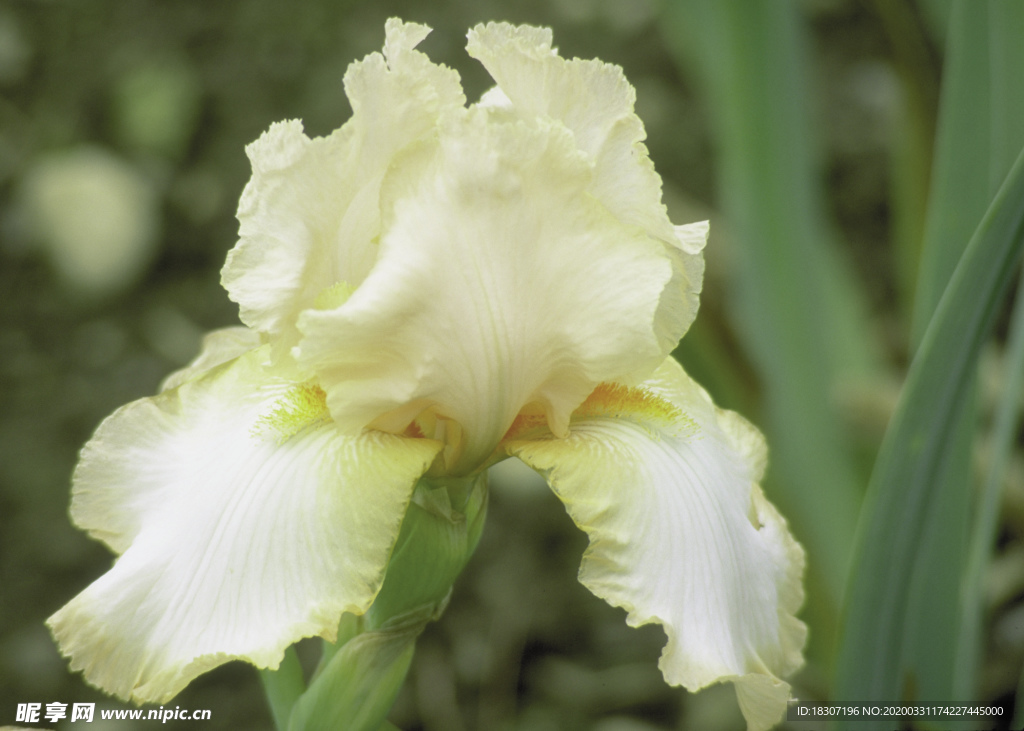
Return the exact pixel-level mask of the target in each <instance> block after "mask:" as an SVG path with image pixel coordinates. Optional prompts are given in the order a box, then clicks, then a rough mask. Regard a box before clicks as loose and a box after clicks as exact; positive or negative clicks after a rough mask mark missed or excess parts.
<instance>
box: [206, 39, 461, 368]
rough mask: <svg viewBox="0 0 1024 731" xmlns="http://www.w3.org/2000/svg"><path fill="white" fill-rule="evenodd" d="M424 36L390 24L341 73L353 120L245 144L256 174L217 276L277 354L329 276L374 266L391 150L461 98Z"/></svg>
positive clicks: (291, 340) (418, 135)
mask: <svg viewBox="0 0 1024 731" xmlns="http://www.w3.org/2000/svg"><path fill="white" fill-rule="evenodd" d="M428 32H429V29H428V28H427V27H426V26H422V25H417V24H414V23H402V22H400V21H398V20H395V19H392V20H389V21H388V22H387V25H386V41H385V46H384V54H383V55H381V54H380V53H373V54H370V55H369V56H367V57H366V58H365V59H363V60H362V61H360V62H357V63H353V64H352V65H351V66H350V67H349V69H348V72H347V73H346V74H345V89H346V93H347V94H348V97H349V100H350V102H351V104H352V109H353V114H352V118H351V119H350V120H349V121H348V122H347V123H346V124H345V125H344V126H343V127H341V128H340V129H339V130H337V131H336V132H334V133H333V134H331V135H330V136H329V137H325V138H316V139H309V138H308V137H306V135H305V134H304V133H303V131H302V124H301V123H300V122H298V121H290V122H283V123H279V124H275V125H273V126H271V128H270V129H269V130H268V131H267V132H266V133H265V134H264V135H263V136H262V137H260V139H258V140H257V141H256V142H254V143H252V144H251V145H249V147H248V148H247V149H246V151H247V152H248V154H249V158H250V160H251V162H252V168H253V175H252V179H251V180H250V182H249V184H248V185H247V186H246V188H245V191H244V192H243V193H242V199H241V201H240V203H239V207H238V220H239V223H240V231H239V233H240V240H239V242H238V244H237V246H236V247H235V248H234V249H233V250H232V251H231V252H230V254H229V255H228V259H227V263H226V264H225V265H224V269H223V272H222V282H223V284H224V287H225V288H226V289H227V290H228V294H229V296H230V297H231V299H233V300H234V301H235V302H237V303H238V304H239V305H240V311H241V318H242V321H243V322H245V323H246V324H247V325H249V326H250V327H252V328H254V329H256V330H260V331H263V332H265V333H268V334H270V335H273V336H275V338H274V340H275V352H277V353H281V352H287V350H288V349H289V348H290V347H291V346H292V345H294V344H295V342H297V339H298V334H297V332H296V330H295V320H296V317H297V316H298V313H299V312H300V311H302V310H303V309H306V308H309V307H314V306H316V304H317V297H318V296H319V295H320V294H321V292H323V291H324V290H325V289H328V288H329V287H332V286H334V285H335V284H336V283H339V282H343V283H345V284H346V285H347V286H349V287H355V286H357V285H358V284H359V283H360V282H361V281H362V280H363V278H364V277H365V276H366V274H367V272H368V271H369V270H370V267H371V266H372V265H373V262H374V260H375V259H376V255H377V241H376V239H377V236H378V235H379V233H380V208H379V204H378V195H379V189H380V181H381V178H382V176H383V174H384V172H385V171H386V170H387V167H388V165H389V164H390V163H391V160H392V158H393V157H394V155H395V154H396V153H397V152H398V151H399V150H401V149H403V148H405V147H406V146H408V145H410V144H412V143H414V142H415V141H417V140H419V139H422V138H424V137H429V136H431V135H432V133H433V130H434V127H435V125H436V124H437V121H438V118H439V116H440V115H442V114H443V113H444V111H445V110H447V109H450V108H461V107H462V106H463V105H464V104H465V97H464V96H463V94H462V87H461V85H460V82H459V76H458V74H457V73H455V72H454V71H452V70H451V69H448V68H445V67H443V66H438V65H435V64H433V63H431V62H430V60H429V59H428V58H427V57H426V56H425V55H424V54H422V53H420V52H418V51H415V50H413V49H414V48H415V46H416V45H417V44H418V43H419V42H420V41H421V40H423V38H424V37H426V35H427V33H428Z"/></svg>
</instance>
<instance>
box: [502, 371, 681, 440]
mask: <svg viewBox="0 0 1024 731" xmlns="http://www.w3.org/2000/svg"><path fill="white" fill-rule="evenodd" d="M593 417H612V418H616V419H626V420H629V421H633V422H636V423H639V424H642V425H645V424H652V423H653V424H655V425H657V426H658V427H659V428H661V429H670V430H671V431H672V432H673V433H678V432H679V430H680V429H682V430H683V431H685V432H686V433H687V434H695V433H697V432H698V431H699V428H698V427H697V424H696V422H694V421H693V419H691V418H690V417H689V416H687V415H686V414H685V413H683V411H682V410H680V409H679V407H677V406H675V405H674V404H672V403H671V402H669V401H667V400H665V399H663V398H661V397H660V396H658V395H657V394H655V393H652V392H651V391H648V390H646V389H643V388H636V387H629V386H623V385H620V384H617V383H601V384H598V386H597V388H595V389H594V390H593V391H592V392H591V393H590V395H589V396H587V398H586V400H585V401H584V402H583V403H582V404H580V405H579V406H578V407H577V408H576V410H575V411H573V413H572V420H571V421H573V422H575V421H581V420H584V419H588V418H593ZM570 423H571V422H570ZM547 428H548V423H547V417H546V416H545V415H544V414H543V413H540V412H537V411H536V410H534V409H524V410H523V411H521V412H520V413H519V415H518V416H516V418H515V421H513V422H512V425H511V426H510V427H509V428H508V431H507V432H505V436H504V437H503V438H502V442H503V443H507V442H511V441H515V440H517V439H527V438H530V436H533V435H535V434H536V432H537V430H541V429H544V430H546V429H547ZM570 428H571V427H570ZM531 432H532V433H533V435H531Z"/></svg>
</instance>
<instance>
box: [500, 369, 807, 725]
mask: <svg viewBox="0 0 1024 731" xmlns="http://www.w3.org/2000/svg"><path fill="white" fill-rule="evenodd" d="M506 448H507V451H508V452H509V454H512V455H514V456H517V457H519V458H520V459H522V460H523V461H524V462H526V464H528V465H530V466H531V467H533V468H534V469H536V470H537V471H538V472H540V473H541V474H543V475H545V476H546V478H547V479H548V480H549V483H550V484H551V487H552V489H553V490H554V491H555V493H556V494H557V495H558V496H559V498H561V500H562V501H563V502H564V503H565V506H566V509H567V510H568V512H569V514H570V516H571V517H572V518H573V520H574V521H575V522H576V524H577V525H579V526H580V527H581V528H582V529H583V530H584V531H586V532H587V534H588V535H589V537H590V546H589V548H588V549H587V552H586V554H585V555H584V558H583V564H582V567H581V569H580V580H581V581H582V582H583V583H584V584H585V585H586V586H587V587H588V588H589V589H590V590H591V591H593V592H594V593H595V594H597V595H598V596H600V597H602V598H603V599H605V600H607V601H608V602H609V603H611V604H613V605H616V606H620V607H624V608H625V609H626V610H627V612H628V617H627V621H628V622H629V623H630V624H631V625H633V626H639V625H642V624H648V623H651V622H658V623H660V624H661V625H662V626H663V627H664V630H665V633H666V635H667V636H668V644H667V645H666V647H665V650H664V652H663V654H662V658H661V664H660V667H661V669H662V672H663V673H664V675H665V679H666V680H667V681H668V682H669V683H672V684H679V685H684V686H686V687H687V688H688V689H690V690H697V689H699V688H703V687H705V686H707V685H710V684H712V683H715V682H721V681H731V682H733V683H735V684H736V688H737V695H738V697H739V700H740V706H741V708H742V710H743V713H744V715H745V716H746V718H747V722H748V725H749V727H750V729H752V730H754V731H758V730H760V729H765V728H768V727H770V726H772V725H773V724H775V723H777V722H778V721H779V720H780V718H781V716H782V714H783V712H784V711H785V706H786V701H787V699H788V698H789V686H788V685H787V684H786V683H784V682H782V681H781V680H779V678H780V677H781V676H784V675H786V674H788V673H790V672H793V671H794V670H795V669H796V668H797V667H799V665H800V664H801V663H802V658H801V650H802V647H803V644H804V640H805V636H806V628H805V626H804V625H803V624H802V623H801V622H800V621H799V620H797V619H796V618H795V616H794V615H795V612H796V611H797V610H798V609H799V607H800V605H801V604H802V601H803V590H802V587H801V583H800V582H801V576H802V573H803V565H804V558H803V551H802V549H801V548H800V546H799V545H798V544H797V543H796V542H795V541H794V540H793V538H792V537H791V536H790V534H789V532H788V530H787V527H786V523H785V521H784V520H783V519H782V517H781V516H780V515H779V513H778V512H777V511H776V510H775V508H773V507H772V506H771V504H770V503H768V501H767V500H766V499H765V498H764V495H763V494H762V492H761V489H760V487H759V486H758V484H757V482H758V481H759V480H760V478H761V472H762V470H763V467H764V458H765V450H764V446H763V441H762V439H761V437H760V435H759V434H758V433H757V432H756V431H755V430H754V429H753V427H751V426H749V425H748V424H747V423H746V422H745V421H743V420H742V419H741V418H740V417H738V416H736V415H735V414H732V413H730V412H723V411H720V410H717V409H715V407H714V406H713V404H712V403H711V401H710V399H709V398H708V397H707V394H706V393H705V392H704V391H703V390H702V389H701V388H700V387H699V386H698V385H697V384H696V383H694V382H693V381H692V380H690V379H689V378H688V377H687V376H686V375H685V373H683V371H682V369H681V368H679V366H678V365H677V364H676V363H675V362H674V361H667V362H666V363H665V365H663V366H662V367H661V368H660V369H659V371H658V372H657V373H656V375H655V377H654V378H652V379H651V380H650V381H649V382H647V383H645V384H644V387H643V388H640V389H625V388H623V387H614V388H610V389H609V388H608V387H602V388H601V389H598V390H597V391H596V392H595V394H594V395H593V396H592V397H591V398H590V399H588V401H587V402H586V403H584V404H583V406H582V407H581V408H580V409H579V410H578V411H577V413H576V414H575V415H574V417H573V420H572V424H571V427H570V433H569V436H568V438H566V439H552V438H540V439H533V440H519V441H513V442H511V443H509V444H508V445H507V447H506Z"/></svg>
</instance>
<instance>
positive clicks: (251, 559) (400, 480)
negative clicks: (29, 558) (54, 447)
mask: <svg viewBox="0 0 1024 731" xmlns="http://www.w3.org/2000/svg"><path fill="white" fill-rule="evenodd" d="M268 357H269V354H268V348H267V347H263V348H260V349H258V350H255V351H252V352H250V353H248V354H246V355H244V356H242V357H241V358H239V359H237V360H235V361H232V362H229V363H226V364H224V365H221V366H219V367H217V368H215V369H213V370H211V371H209V372H208V373H207V374H205V375H202V376H199V377H194V378H192V379H191V380H188V381H187V382H185V383H183V385H181V386H180V387H178V388H176V389H171V390H168V391H165V392H164V393H162V394H160V395H159V396H156V397H154V398H148V399H143V400H140V401H136V402H134V403H131V404H128V405H127V406H125V407H123V408H121V409H120V410H118V411H117V412H115V413H114V414H113V415H112V416H111V417H109V418H108V419H107V420H106V421H104V422H103V424H101V425H100V427H99V429H98V430H97V432H96V435H95V436H94V437H93V439H92V440H91V441H90V442H89V443H88V444H87V445H86V447H85V449H84V450H83V453H82V458H81V461H80V463H79V465H78V468H77V469H76V471H75V475H74V491H73V500H72V506H71V514H72V518H73V519H74V521H75V523H76V524H77V525H78V526H79V527H81V528H83V529H85V530H87V531H88V532H89V533H90V534H91V535H92V536H93V537H94V538H97V539H99V540H102V541H103V542H105V543H106V544H107V545H108V546H110V548H112V549H113V550H114V551H115V552H117V553H119V554H121V555H120V557H119V558H118V559H117V561H116V562H115V564H114V566H113V568H111V569H110V571H108V572H107V573H106V574H104V575H103V576H102V577H100V578H99V579H98V580H96V581H95V582H94V583H93V584H91V585H90V586H89V587H87V588H86V589H85V590H84V591H83V592H82V593H80V594H79V595H78V596H77V597H75V598H74V599H73V600H72V601H71V602H70V603H69V604H67V605H66V606H65V607H63V608H62V609H61V610H60V611H58V612H57V613H56V614H54V615H53V616H52V617H51V618H50V619H49V622H48V623H49V625H50V628H51V629H52V631H53V633H54V636H55V637H56V639H57V641H58V643H59V645H60V647H61V650H62V651H63V652H64V654H65V655H67V656H69V657H70V658H71V667H72V668H73V669H75V670H83V671H84V674H85V678H86V680H88V681H89V682H90V683H93V684H95V685H97V686H99V687H100V688H102V689H104V690H106V691H108V692H110V693H113V694H116V695H118V696H120V697H123V698H129V697H130V698H132V699H134V700H136V701H139V702H165V701H166V700H167V699H169V698H170V697H172V696H173V695H175V694H176V693H177V692H179V691H180V690H181V689H182V688H183V687H184V686H185V685H186V684H188V682H189V681H190V680H192V678H194V677H196V676H197V675H199V674H200V673H202V672H205V671H207V670H209V669H211V668H213V667H216V666H218V665H221V664H222V663H224V662H227V661H229V660H232V659H244V660H248V661H249V662H252V663H253V664H255V665H257V666H260V667H274V666H276V665H277V664H278V663H279V662H280V660H281V658H282V656H283V653H284V650H285V649H286V648H287V647H288V646H289V645H290V644H292V643H293V642H295V641H296V640H298V639H300V638H302V637H308V636H312V635H321V636H323V637H326V638H328V639H332V638H333V636H334V633H335V631H336V627H337V624H338V621H339V618H340V616H341V614H342V612H346V611H348V612H355V613H361V612H363V611H365V610H366V609H367V608H368V606H369V605H370V604H371V602H372V601H373V598H374V596H375V595H376V593H377V591H378V590H379V588H380V584H381V581H382V577H383V573H384V570H385V566H386V564H387V561H388V556H389V555H390V552H391V550H392V547H393V544H394V541H395V538H396V536H397V534H398V530H399V526H400V524H401V521H402V517H403V515H404V513H405V509H406V506H407V505H408V501H409V499H410V496H411V493H412V490H413V487H414V485H415V483H416V481H417V479H418V478H419V477H420V475H421V474H422V473H423V472H424V471H425V470H426V468H427V466H428V465H429V464H430V463H431V462H432V460H433V458H434V457H435V455H436V454H437V452H438V450H439V449H440V445H439V444H438V443H436V442H431V441H428V440H424V439H418V440H413V439H406V438H402V437H398V436H394V435H390V434H382V433H379V432H371V433H367V434H364V435H361V436H358V437H345V436H342V435H340V434H339V432H338V431H337V430H336V429H335V428H334V427H333V424H332V423H331V422H330V419H329V417H328V415H327V411H326V407H325V405H324V396H323V392H322V391H320V390H319V389H318V388H317V387H315V386H314V385H311V384H296V383H295V382H294V381H292V380H291V379H288V378H281V377H280V376H279V375H276V374H275V372H274V371H270V370H268V369H267V365H266V361H267V359H268Z"/></svg>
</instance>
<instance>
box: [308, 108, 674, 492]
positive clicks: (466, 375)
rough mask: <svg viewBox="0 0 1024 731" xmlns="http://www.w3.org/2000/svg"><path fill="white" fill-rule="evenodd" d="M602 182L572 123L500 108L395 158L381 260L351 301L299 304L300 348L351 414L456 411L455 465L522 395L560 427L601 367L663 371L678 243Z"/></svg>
mask: <svg viewBox="0 0 1024 731" xmlns="http://www.w3.org/2000/svg"><path fill="white" fill-rule="evenodd" d="M495 117H498V118H495ZM590 181H591V168H590V165H589V164H588V162H587V160H586V159H585V158H584V157H583V156H582V155H581V154H580V153H579V152H578V150H577V149H576V146H575V144H574V142H573V140H572V136H571V135H570V134H569V133H568V131H567V130H566V129H565V128H564V127H563V126H561V125H559V124H554V123H551V122H547V121H536V122H533V123H527V122H525V121H503V120H502V119H501V115H500V113H499V112H497V111H496V110H493V109H476V110H472V111H470V112H468V113H467V114H466V115H465V117H464V118H463V119H461V120H452V121H451V122H450V123H449V124H448V125H446V127H445V129H444V130H443V132H442V136H441V138H440V141H439V142H438V143H437V144H434V145H426V146H423V147H421V148H420V149H419V150H417V151H416V152H415V154H410V155H408V156H407V157H405V158H402V159H401V160H399V161H398V163H397V164H396V165H395V166H394V167H393V169H392V170H391V172H390V173H389V175H388V178H387V180H386V181H385V184H384V189H383V192H382V200H383V201H384V202H385V205H386V206H387V208H386V211H385V218H384V222H385V226H384V232H383V235H382V238H381V244H380V255H379V258H378V261H377V264H376V265H375V267H374V269H373V271H371V273H370V274H369V276H368V277H367V278H366V280H365V281H364V282H363V284H362V285H361V286H360V287H359V289H357V290H356V291H355V293H354V294H352V296H351V298H349V299H348V300H347V301H346V302H345V303H344V304H343V305H342V306H341V307H338V308H336V309H333V310H322V311H320V310H317V311H313V310H310V311H307V312H305V313H303V315H302V316H301V318H300V321H299V322H300V325H299V327H300V329H301V330H302V332H303V335H304V336H305V337H304V339H303V340H302V342H301V344H300V358H299V360H300V363H301V364H302V365H303V367H305V368H308V369H309V370H311V371H313V372H315V373H316V375H317V376H318V378H319V379H320V382H321V383H322V384H323V387H324V389H325V390H326V391H327V396H328V405H329V406H330V408H331V413H332V415H333V416H334V418H335V419H336V421H338V423H339V425H341V426H342V427H346V428H352V429H358V428H360V427H362V426H365V425H367V424H370V423H375V424H377V425H378V426H381V425H383V424H384V423H386V422H383V421H380V420H381V419H382V418H383V417H388V416H389V415H390V416H391V417H393V418H391V421H390V428H394V429H397V430H400V429H402V428H404V426H405V424H406V423H408V421H409V420H410V419H412V418H413V417H415V416H416V415H417V413H418V412H420V411H422V410H424V409H432V410H433V412H434V413H435V414H436V415H437V416H439V417H441V418H443V419H445V420H448V421H449V422H454V423H455V424H456V425H458V429H459V433H460V434H461V435H462V437H461V441H460V442H459V443H458V444H457V445H455V449H454V453H452V454H449V455H448V458H449V465H448V466H449V468H450V469H451V470H453V471H455V472H459V471H463V472H465V471H468V470H471V469H474V468H476V467H478V466H479V465H480V464H481V463H482V462H483V461H484V460H485V459H486V458H487V456H488V455H489V454H490V453H491V452H492V451H493V450H494V448H495V447H496V446H497V444H498V442H499V441H500V439H501V437H502V435H503V434H504V433H505V431H506V430H507V429H508V427H509V425H510V424H511V423H512V421H513V419H514V418H515V417H516V415H517V414H518V413H519V412H520V410H521V409H523V407H524V406H527V405H530V404H533V405H535V406H537V407H538V408H540V409H543V410H544V412H545V413H546V414H547V417H548V419H549V422H550V423H551V425H552V428H553V429H555V430H556V431H558V432H563V433H564V430H565V427H566V425H567V423H568V417H569V414H570V413H571V412H572V410H573V409H574V408H576V406H577V405H579V403H580V402H582V401H583V399H584V398H586V396H587V394H588V393H590V391H592V390H593V388H594V387H595V386H596V385H597V384H598V383H599V382H601V381H603V380H609V379H613V378H621V377H626V376H627V375H628V374H630V373H632V372H633V371H634V370H635V369H636V368H637V367H638V366H641V365H646V368H647V372H648V373H649V372H650V371H652V370H653V369H654V368H655V367H656V366H657V364H658V363H660V362H661V360H662V359H663V358H664V355H665V352H664V351H663V349H662V344H661V343H659V340H658V337H657V335H656V333H655V318H656V314H657V312H658V309H659V303H660V298H661V293H662V290H663V289H664V288H665V286H666V284H667V283H668V282H669V281H670V280H671V278H672V262H671V258H670V257H669V256H668V255H667V254H666V250H665V246H664V245H663V244H662V243H661V242H660V241H657V240H655V239H652V238H651V237H649V236H647V235H646V233H645V232H644V231H643V230H641V229H638V228H636V227H627V226H624V225H622V224H621V223H620V222H619V221H617V220H616V219H615V218H614V217H613V216H611V215H610V214H609V213H608V212H607V210H606V209H605V208H604V207H602V206H601V205H600V204H598V203H597V202H596V201H595V200H594V199H593V198H592V197H591V196H590V195H588V193H587V189H588V186H589V184H590ZM375 420H377V421H375Z"/></svg>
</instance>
